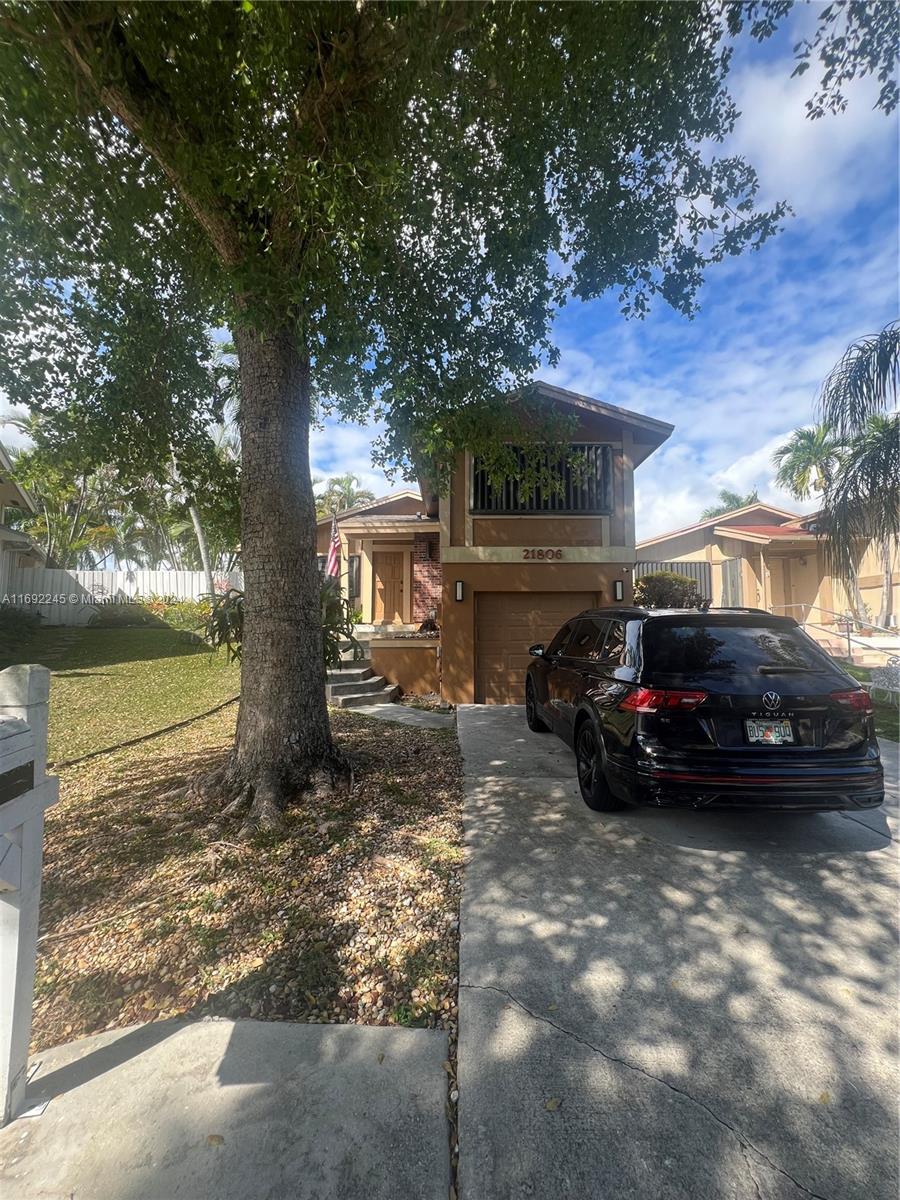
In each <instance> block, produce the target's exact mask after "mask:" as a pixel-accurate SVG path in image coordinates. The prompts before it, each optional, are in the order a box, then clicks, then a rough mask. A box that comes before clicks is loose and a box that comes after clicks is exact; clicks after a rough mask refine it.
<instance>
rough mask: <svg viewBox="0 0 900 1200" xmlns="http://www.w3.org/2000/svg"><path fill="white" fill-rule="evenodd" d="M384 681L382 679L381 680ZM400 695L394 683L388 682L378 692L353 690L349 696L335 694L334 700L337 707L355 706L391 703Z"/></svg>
mask: <svg viewBox="0 0 900 1200" xmlns="http://www.w3.org/2000/svg"><path fill="white" fill-rule="evenodd" d="M381 682H382V683H384V680H383V679H382V681H381ZM399 695H400V688H399V687H398V686H397V684H396V683H391V684H388V685H387V686H385V687H383V688H382V689H381V691H380V692H355V693H351V694H350V695H349V696H346V695H345V696H335V698H334V702H335V704H336V705H337V706H338V708H357V707H359V706H360V705H362V704H393V703H394V701H395V700H396V699H397V697H398V696H399Z"/></svg>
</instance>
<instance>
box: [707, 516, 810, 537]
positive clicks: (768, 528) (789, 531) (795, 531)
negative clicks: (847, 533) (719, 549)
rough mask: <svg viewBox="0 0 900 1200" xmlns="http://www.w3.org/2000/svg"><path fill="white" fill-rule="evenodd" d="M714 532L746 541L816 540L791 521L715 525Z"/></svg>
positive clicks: (807, 531) (806, 530) (808, 532)
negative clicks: (777, 539)
mask: <svg viewBox="0 0 900 1200" xmlns="http://www.w3.org/2000/svg"><path fill="white" fill-rule="evenodd" d="M716 533H720V534H722V535H723V536H724V537H736V538H738V539H741V540H743V541H748V542H771V541H773V540H775V539H776V538H781V539H782V540H792V541H800V542H808V541H812V542H814V541H816V540H817V538H816V535H815V534H814V533H810V531H809V530H808V529H803V528H802V527H801V526H799V525H795V524H794V523H793V522H791V521H787V522H785V524H784V525H717V526H716Z"/></svg>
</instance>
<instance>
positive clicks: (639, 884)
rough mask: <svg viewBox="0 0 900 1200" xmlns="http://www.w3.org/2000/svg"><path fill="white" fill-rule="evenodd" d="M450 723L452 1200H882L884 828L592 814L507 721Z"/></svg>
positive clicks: (889, 1035)
mask: <svg viewBox="0 0 900 1200" xmlns="http://www.w3.org/2000/svg"><path fill="white" fill-rule="evenodd" d="M459 733H460V741H461V745H462V749H463V755H464V760H465V791H466V798H465V808H464V821H465V830H466V843H467V849H468V854H469V865H468V868H467V874H466V881H465V886H464V893H463V909H462V956H461V964H460V979H461V984H462V989H461V1003H460V1051H459V1054H460V1145H461V1160H460V1171H461V1175H460V1182H461V1186H462V1194H463V1195H464V1196H465V1200H496V1198H500V1197H504V1198H505V1197H510V1198H512V1197H520V1196H534V1197H545V1196H547V1197H550V1196H553V1197H563V1196H564V1197H578V1198H582V1197H583V1198H584V1200H587V1198H588V1197H591V1198H592V1200H594V1198H597V1197H609V1198H618V1197H632V1196H633V1197H636V1198H639V1200H651V1198H654V1197H659V1198H660V1200H663V1198H665V1200H676V1198H679V1197H685V1198H688V1197H690V1198H691V1200H721V1198H722V1197H728V1198H729V1200H761V1198H762V1200H799V1198H800V1197H810V1196H812V1197H820V1198H827V1200H894V1197H895V1196H896V1195H897V1185H898V1175H897V1121H896V1107H895V1106H896V1094H897V1059H896V1054H897V1050H896V1039H895V1034H896V1023H895V1011H896V1010H895V1004H894V996H895V985H896V978H897V956H896V941H895V919H894V917H895V912H896V895H897V892H896V867H897V855H896V847H895V844H894V843H892V842H891V840H890V833H889V829H888V824H887V822H886V821H885V817H884V814H883V813H880V812H876V813H869V814H854V815H853V817H852V818H848V817H845V816H842V815H839V814H828V815H810V816H798V815H793V814H780V813H769V814H761V813H755V814H754V813H744V814H742V813H713V812H703V813H692V812H685V813H675V812H661V811H649V810H640V811H638V810H629V811H626V812H624V813H615V814H612V813H611V814H597V813H593V812H591V811H590V810H589V809H587V808H586V807H585V805H584V804H583V803H582V801H581V799H580V797H579V795H578V792H577V788H576V786H575V783H574V764H573V760H572V756H571V754H570V753H569V751H568V750H567V749H566V748H565V747H564V746H563V745H562V743H561V742H559V741H558V740H557V739H556V738H554V737H552V736H550V735H544V736H541V735H535V734H531V733H529V732H528V730H527V729H526V727H525V722H524V715H523V713H522V710H521V709H517V708H514V707H513V708H499V707H484V706H470V707H464V708H461V709H460V711H459ZM886 757H887V755H886ZM888 768H889V772H890V777H891V778H892V780H893V781H894V782H895V781H896V764H895V762H891V763H889V764H888ZM863 818H864V819H863Z"/></svg>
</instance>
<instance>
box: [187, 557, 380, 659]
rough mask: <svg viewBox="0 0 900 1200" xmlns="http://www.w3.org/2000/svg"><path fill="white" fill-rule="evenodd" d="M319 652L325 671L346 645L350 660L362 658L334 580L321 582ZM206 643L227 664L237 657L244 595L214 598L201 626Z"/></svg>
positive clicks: (234, 591)
mask: <svg viewBox="0 0 900 1200" xmlns="http://www.w3.org/2000/svg"><path fill="white" fill-rule="evenodd" d="M321 602H322V651H323V656H324V658H325V666H326V667H336V666H338V664H339V663H340V661H341V646H342V645H344V643H345V642H349V643H350V646H351V649H352V650H353V657H354V658H360V657H361V656H362V647H361V646H360V644H359V642H358V641H357V640H356V638H355V637H354V636H353V615H354V614H353V609H352V607H351V605H350V601H349V600H348V599H347V598H346V596H342V595H341V589H340V584H339V583H338V582H337V580H336V579H331V578H329V577H327V576H326V577H325V578H324V579H323V580H322V592H321ZM204 636H205V638H206V641H207V642H209V644H210V645H211V646H212V647H213V648H214V649H216V650H218V649H219V647H220V646H224V647H225V649H226V650H227V652H228V660H229V662H234V660H235V659H240V657H241V647H242V643H243V640H244V593H243V592H241V591H238V589H237V588H229V589H228V591H227V592H225V593H224V594H223V595H221V596H215V597H214V598H213V601H212V604H211V605H210V608H209V615H208V616H207V619H206V622H205V633H204Z"/></svg>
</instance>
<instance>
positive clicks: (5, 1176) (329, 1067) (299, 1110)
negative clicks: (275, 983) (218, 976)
mask: <svg viewBox="0 0 900 1200" xmlns="http://www.w3.org/2000/svg"><path fill="white" fill-rule="evenodd" d="M446 1056H447V1039H446V1037H445V1036H444V1034H442V1033H439V1032H437V1031H431V1030H424V1029H421V1030H413V1029H396V1028H393V1029H388V1028H374V1027H372V1028H366V1027H363V1026H359V1025H296V1024H290V1023H288V1022H275V1021H273V1022H263V1021H224V1020H205V1021H197V1022H185V1021H159V1022H155V1023H153V1024H150V1025H139V1026H135V1027H133V1028H131V1029H128V1030H116V1031H115V1032H112V1033H104V1034H100V1035H98V1036H96V1037H91V1038H84V1039H83V1040H81V1041H77V1042H72V1043H70V1044H69V1045H67V1046H63V1047H61V1048H59V1049H57V1050H51V1051H48V1052H46V1053H42V1054H40V1055H38V1056H37V1059H36V1061H37V1062H39V1063H40V1068H39V1070H38V1072H37V1074H36V1076H35V1077H34V1080H33V1082H32V1085H31V1087H30V1092H29V1094H30V1096H31V1097H32V1098H33V1099H37V1098H38V1097H44V1098H50V1103H49V1104H48V1106H47V1108H46V1110H45V1111H44V1113H43V1115H41V1116H38V1117H20V1118H19V1119H18V1120H17V1121H14V1122H13V1123H12V1124H11V1125H8V1126H7V1127H6V1129H4V1130H2V1131H0V1195H2V1196H3V1197H4V1198H8V1200H39V1198H40V1200H63V1198H65V1200H70V1198H71V1200H213V1198H215V1200H288V1198H290V1200H446V1198H447V1195H448V1188H449V1151H448V1127H447V1118H446V1113H445V1105H446V1101H447V1077H446V1075H445V1073H444V1070H443V1068H442V1066H441V1063H442V1062H443V1060H444V1059H445V1058H446Z"/></svg>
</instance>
